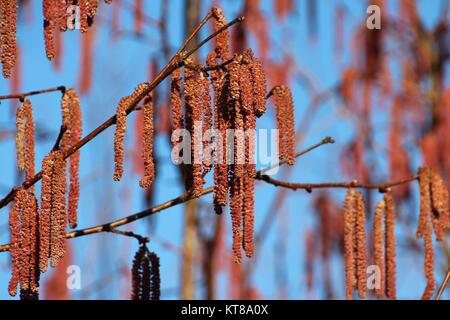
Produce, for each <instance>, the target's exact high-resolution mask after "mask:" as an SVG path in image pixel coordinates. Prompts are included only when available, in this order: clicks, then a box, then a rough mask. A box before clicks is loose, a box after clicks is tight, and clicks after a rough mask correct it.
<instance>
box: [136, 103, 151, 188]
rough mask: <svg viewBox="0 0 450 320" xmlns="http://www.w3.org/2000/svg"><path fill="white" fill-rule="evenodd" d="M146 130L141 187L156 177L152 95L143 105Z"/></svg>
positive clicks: (146, 186) (147, 184) (149, 183)
mask: <svg viewBox="0 0 450 320" xmlns="http://www.w3.org/2000/svg"><path fill="white" fill-rule="evenodd" d="M143 110H144V111H143V112H144V130H143V136H144V138H143V140H142V143H143V146H142V158H143V159H144V177H143V178H142V180H141V181H140V183H139V185H140V186H141V188H145V189H147V188H149V187H150V186H151V185H152V183H153V180H154V179H155V163H154V161H153V101H152V98H151V96H148V97H147V98H146V101H145V103H144V107H143Z"/></svg>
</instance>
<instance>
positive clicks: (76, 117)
mask: <svg viewBox="0 0 450 320" xmlns="http://www.w3.org/2000/svg"><path fill="white" fill-rule="evenodd" d="M61 110H62V114H63V125H65V126H66V128H67V130H66V133H65V134H64V136H63V139H62V141H61V149H62V151H63V152H66V151H67V149H68V148H70V147H72V146H74V145H75V144H76V143H78V142H79V141H80V140H81V138H82V135H83V128H82V127H83V123H82V114H81V108H80V101H79V99H78V95H77V93H76V92H75V91H74V90H72V89H67V90H66V91H65V93H64V96H63V98H62V100H61ZM79 170H80V151H79V150H78V151H76V152H75V153H73V154H72V155H71V156H70V158H69V176H70V177H69V178H70V186H69V201H68V220H69V224H70V227H71V228H75V227H76V226H77V220H78V201H79V198H80V178H79Z"/></svg>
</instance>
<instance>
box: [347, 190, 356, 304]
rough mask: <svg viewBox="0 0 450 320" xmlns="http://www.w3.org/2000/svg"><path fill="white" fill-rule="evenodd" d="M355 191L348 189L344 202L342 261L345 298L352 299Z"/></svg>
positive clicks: (354, 272) (353, 285) (354, 273)
mask: <svg viewBox="0 0 450 320" xmlns="http://www.w3.org/2000/svg"><path fill="white" fill-rule="evenodd" d="M355 199H356V191H355V190H354V189H349V190H348V191H347V195H346V197H345V202H344V261H345V292H346V293H345V296H346V299H347V300H351V299H353V289H354V288H355V285H356V270H355V258H356V257H355V255H354V246H355V232H354V226H355V210H354V206H353V203H354V201H355Z"/></svg>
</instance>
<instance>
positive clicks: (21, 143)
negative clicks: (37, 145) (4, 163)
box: [16, 104, 25, 171]
mask: <svg viewBox="0 0 450 320" xmlns="http://www.w3.org/2000/svg"><path fill="white" fill-rule="evenodd" d="M16 155H17V167H18V168H19V170H21V171H23V170H25V107H24V105H23V104H22V105H21V106H20V107H19V108H17V112H16Z"/></svg>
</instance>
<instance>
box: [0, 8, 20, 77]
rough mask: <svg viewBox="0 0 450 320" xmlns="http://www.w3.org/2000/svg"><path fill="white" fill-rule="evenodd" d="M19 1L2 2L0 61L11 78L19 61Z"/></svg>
mask: <svg viewBox="0 0 450 320" xmlns="http://www.w3.org/2000/svg"><path fill="white" fill-rule="evenodd" d="M17 8H18V5H17V0H0V61H1V63H2V65H3V76H4V77H5V78H9V77H10V76H11V73H12V69H13V68H14V66H15V64H16V59H17V43H16V29H17Z"/></svg>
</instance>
